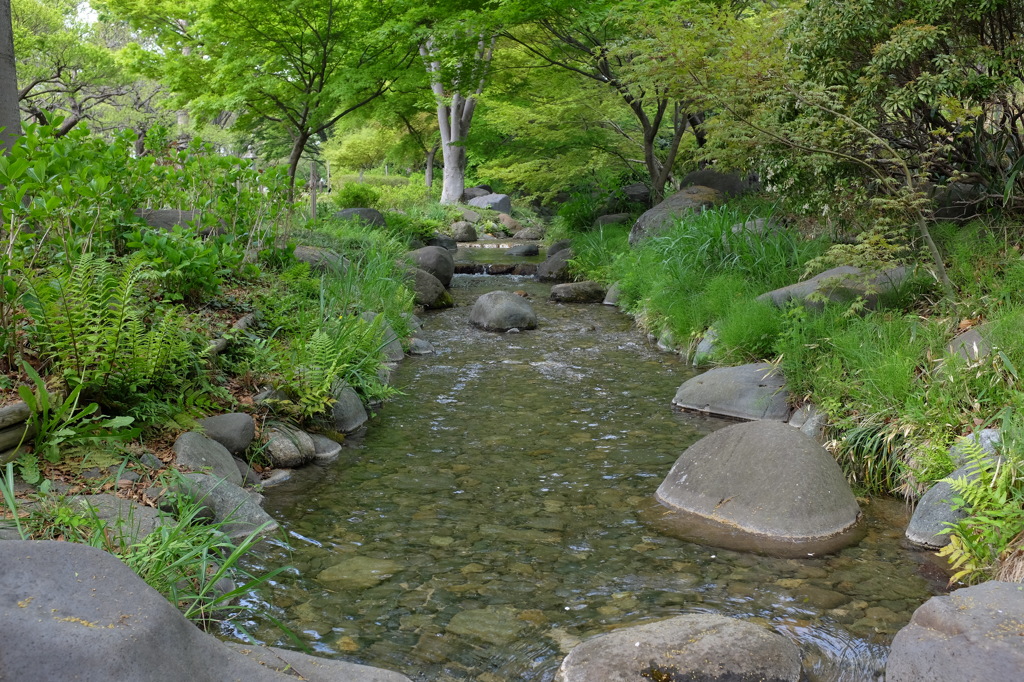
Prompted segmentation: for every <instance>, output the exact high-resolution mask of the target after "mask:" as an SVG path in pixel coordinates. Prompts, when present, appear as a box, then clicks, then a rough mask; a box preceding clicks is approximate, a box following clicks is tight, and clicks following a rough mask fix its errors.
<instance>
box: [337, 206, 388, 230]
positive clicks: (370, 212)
mask: <svg viewBox="0 0 1024 682" xmlns="http://www.w3.org/2000/svg"><path fill="white" fill-rule="evenodd" d="M334 219H335V220H358V221H361V222H363V223H366V224H367V225H370V226H372V227H387V224H388V223H387V221H386V220H385V219H384V214H383V213H381V212H380V211H378V210H377V209H375V208H345V209H342V210H340V211H338V212H337V213H335V214H334Z"/></svg>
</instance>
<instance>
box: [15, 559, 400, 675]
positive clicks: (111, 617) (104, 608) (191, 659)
mask: <svg viewBox="0 0 1024 682" xmlns="http://www.w3.org/2000/svg"><path fill="white" fill-rule="evenodd" d="M0 637H2V638H3V646H2V647H0V674H2V675H3V679H4V680H7V679H10V680H97V681H98V680H131V681H132V682H166V681H167V680H187V681H188V682H223V681H225V680H245V681H246V682H285V681H286V680H293V681H294V680H296V679H306V680H311V681H316V682H327V681H328V680H330V681H332V682H357V681H358V682H401V681H403V680H406V679H407V678H405V677H404V676H402V675H399V674H398V673H391V672H389V671H385V670H378V669H376V668H367V667H366V666H355V665H353V664H347V663H341V662H339V661H332V660H320V659H315V658H313V657H311V656H304V655H302V654H295V653H292V652H284V651H281V650H277V649H262V648H259V647H247V648H249V649H253V650H254V653H255V654H256V655H255V656H252V657H251V658H250V657H249V656H248V655H244V654H243V653H241V652H240V651H236V650H235V649H234V648H233V647H231V646H228V645H226V644H224V643H223V642H221V641H219V640H218V639H216V638H215V637H213V636H212V635H208V634H206V633H204V632H202V631H201V630H200V629H199V628H197V627H196V626H195V625H193V624H192V623H191V622H189V621H188V620H186V619H185V617H184V616H182V615H181V613H180V612H179V611H178V610H177V609H176V608H175V607H174V606H172V605H171V604H170V603H169V602H168V601H167V600H166V599H164V598H163V596H161V595H160V594H159V593H158V592H157V591H156V590H154V589H153V588H151V587H149V586H148V585H146V584H145V583H144V582H143V581H142V580H141V579H140V578H139V577H138V576H137V575H135V573H133V572H132V571H131V569H129V568H128V567H127V566H125V565H124V564H123V563H121V562H120V561H119V560H117V559H116V558H114V557H113V556H111V555H110V554H107V553H106V552H103V551H101V550H99V549H96V548H94V547H89V546H87V545H80V544H75V543H71V542H53V541H43V542H33V541H22V540H11V541H7V542H4V546H3V551H2V552H0ZM296 673H297V674H299V675H301V678H297V677H296Z"/></svg>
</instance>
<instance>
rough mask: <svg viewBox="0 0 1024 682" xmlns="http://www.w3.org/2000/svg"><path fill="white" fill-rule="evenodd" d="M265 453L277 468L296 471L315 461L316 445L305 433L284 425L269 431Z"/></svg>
mask: <svg viewBox="0 0 1024 682" xmlns="http://www.w3.org/2000/svg"><path fill="white" fill-rule="evenodd" d="M264 452H265V454H266V457H267V459H269V460H270V463H271V464H272V465H273V466H274V467H275V468H277V469H294V468H295V467H299V466H302V465H303V464H308V463H309V462H311V461H312V460H313V456H314V455H315V454H316V445H315V444H314V443H313V439H312V438H310V437H309V434H308V433H306V432H305V431H302V430H301V429H297V428H294V427H291V426H285V425H283V424H282V425H280V426H275V427H273V428H270V429H268V430H267V448H266V450H265V451H264Z"/></svg>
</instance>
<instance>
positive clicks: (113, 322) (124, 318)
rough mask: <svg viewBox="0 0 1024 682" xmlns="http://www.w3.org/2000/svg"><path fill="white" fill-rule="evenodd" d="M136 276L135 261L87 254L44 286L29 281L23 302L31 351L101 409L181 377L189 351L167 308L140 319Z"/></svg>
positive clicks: (138, 275) (139, 265) (179, 325)
mask: <svg viewBox="0 0 1024 682" xmlns="http://www.w3.org/2000/svg"><path fill="white" fill-rule="evenodd" d="M143 273H144V265H143V263H142V261H141V260H140V259H138V258H135V259H131V260H128V261H125V262H123V263H119V264H117V265H116V266H115V265H113V264H111V263H108V262H106V261H103V260H100V259H98V258H96V257H95V256H93V255H91V254H86V255H83V256H80V257H78V258H77V259H76V260H75V261H74V263H73V264H71V265H69V266H68V267H66V268H63V269H60V270H58V271H57V272H55V273H54V275H53V276H52V277H51V278H49V279H42V278H35V279H33V280H32V282H31V288H30V293H29V294H28V295H26V296H25V298H24V301H25V307H26V309H27V310H28V311H29V314H30V315H31V316H32V318H33V320H34V322H35V327H34V329H33V333H32V336H33V338H34V339H35V341H36V343H37V344H38V346H39V347H40V348H41V349H43V350H44V351H45V352H46V353H48V354H50V356H51V357H53V358H54V359H55V362H56V364H57V367H58V370H59V373H60V375H61V376H62V377H63V378H64V380H65V381H67V383H68V384H69V385H70V386H71V387H72V388H74V387H77V386H82V389H83V392H84V393H85V394H87V395H88V396H90V397H92V398H94V399H96V400H99V401H100V402H103V401H104V400H112V399H122V400H123V399H125V398H126V397H127V396H130V394H132V393H136V392H139V391H146V390H152V389H156V388H160V387H170V386H175V385H179V384H180V382H181V381H182V379H183V378H184V377H182V376H181V366H179V365H187V357H188V356H189V355H190V353H191V347H190V344H189V341H188V339H187V338H186V337H185V335H184V333H183V328H182V324H183V323H182V319H181V317H180V316H179V314H178V313H177V312H176V311H175V310H174V309H168V310H165V311H164V313H163V315H162V316H161V317H160V318H159V319H156V320H153V321H147V320H146V319H145V317H144V315H143V312H142V310H141V308H140V307H139V306H138V305H137V304H136V303H135V302H134V300H133V295H134V293H135V289H136V285H137V284H138V282H139V280H140V278H141V277H142V275H143Z"/></svg>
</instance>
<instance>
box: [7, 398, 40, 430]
mask: <svg viewBox="0 0 1024 682" xmlns="http://www.w3.org/2000/svg"><path fill="white" fill-rule="evenodd" d="M31 413H32V411H31V410H29V409H28V405H26V404H25V402H24V401H20V400H19V401H18V402H16V403H12V404H10V405H7V406H6V407H0V429H5V428H7V427H8V426H13V425H14V424H20V423H21V422H24V421H26V420H27V419H28V417H29V415H30V414H31Z"/></svg>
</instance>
